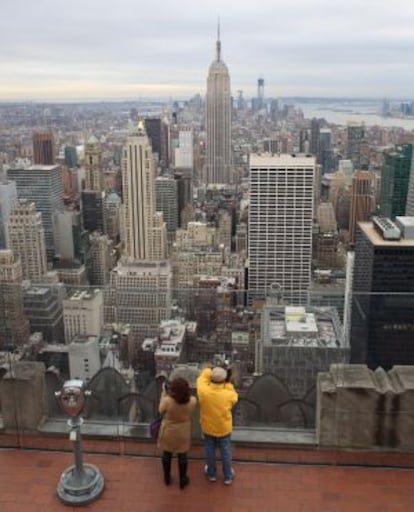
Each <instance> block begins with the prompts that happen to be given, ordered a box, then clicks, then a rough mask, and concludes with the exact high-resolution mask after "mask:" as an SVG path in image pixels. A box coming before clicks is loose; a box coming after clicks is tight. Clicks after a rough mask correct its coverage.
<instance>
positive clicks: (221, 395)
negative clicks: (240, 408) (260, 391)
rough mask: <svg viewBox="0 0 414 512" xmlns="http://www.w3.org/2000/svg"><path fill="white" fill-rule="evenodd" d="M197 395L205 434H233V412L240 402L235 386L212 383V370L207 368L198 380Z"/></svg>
mask: <svg viewBox="0 0 414 512" xmlns="http://www.w3.org/2000/svg"><path fill="white" fill-rule="evenodd" d="M197 395H198V402H199V404H200V423H201V430H202V431H203V433H204V434H207V435H209V436H214V437H224V436H227V435H228V434H231V432H232V430H233V420H232V415H231V410H232V408H233V406H234V404H235V403H236V402H237V400H238V395H237V392H236V391H235V389H234V386H233V384H231V383H230V382H221V383H215V382H211V368H205V369H204V370H203V371H202V372H201V373H200V375H199V377H198V379H197Z"/></svg>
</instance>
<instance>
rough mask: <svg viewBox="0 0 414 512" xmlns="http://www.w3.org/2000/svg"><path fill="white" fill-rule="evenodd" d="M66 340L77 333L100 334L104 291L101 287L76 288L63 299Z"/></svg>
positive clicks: (70, 339) (84, 334) (68, 340)
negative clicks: (89, 288)
mask: <svg viewBox="0 0 414 512" xmlns="http://www.w3.org/2000/svg"><path fill="white" fill-rule="evenodd" d="M63 323H64V327H65V341H66V343H70V342H71V341H72V340H73V338H74V337H75V336H77V335H82V336H99V335H100V334H101V331H102V328H103V293H102V290H99V289H91V290H76V291H74V293H72V295H71V296H70V297H69V298H67V299H65V300H64V301H63Z"/></svg>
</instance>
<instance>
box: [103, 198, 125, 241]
mask: <svg viewBox="0 0 414 512" xmlns="http://www.w3.org/2000/svg"><path fill="white" fill-rule="evenodd" d="M120 208H121V198H120V197H119V195H118V194H116V193H115V192H112V193H111V194H108V195H106V196H105V199H104V228H105V234H106V235H108V236H109V238H110V239H111V240H113V241H114V242H115V243H118V242H119V232H120V225H119V223H120Z"/></svg>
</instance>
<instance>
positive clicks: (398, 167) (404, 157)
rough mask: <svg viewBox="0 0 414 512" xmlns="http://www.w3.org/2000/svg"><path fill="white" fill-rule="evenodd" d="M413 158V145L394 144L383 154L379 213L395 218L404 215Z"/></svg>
mask: <svg viewBox="0 0 414 512" xmlns="http://www.w3.org/2000/svg"><path fill="white" fill-rule="evenodd" d="M412 158H413V145H412V144H402V145H401V146H395V148H394V149H393V150H392V151H386V152H385V154H384V165H383V167H382V171H381V199H380V210H381V215H383V216H384V217H389V218H390V219H391V220H393V219H395V217H396V216H397V215H400V216H401V215H405V210H406V206H407V197H408V184H409V181H410V173H411V166H412Z"/></svg>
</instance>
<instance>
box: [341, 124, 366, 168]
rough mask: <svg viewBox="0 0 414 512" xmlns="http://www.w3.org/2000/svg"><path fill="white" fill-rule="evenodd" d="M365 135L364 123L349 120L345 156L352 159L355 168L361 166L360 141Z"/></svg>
mask: <svg viewBox="0 0 414 512" xmlns="http://www.w3.org/2000/svg"><path fill="white" fill-rule="evenodd" d="M364 136H365V126H364V124H360V123H354V122H349V123H348V126H347V151H346V155H347V156H346V157H347V158H348V159H349V160H352V163H353V164H354V168H355V169H360V168H361V143H362V141H363V139H364Z"/></svg>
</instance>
